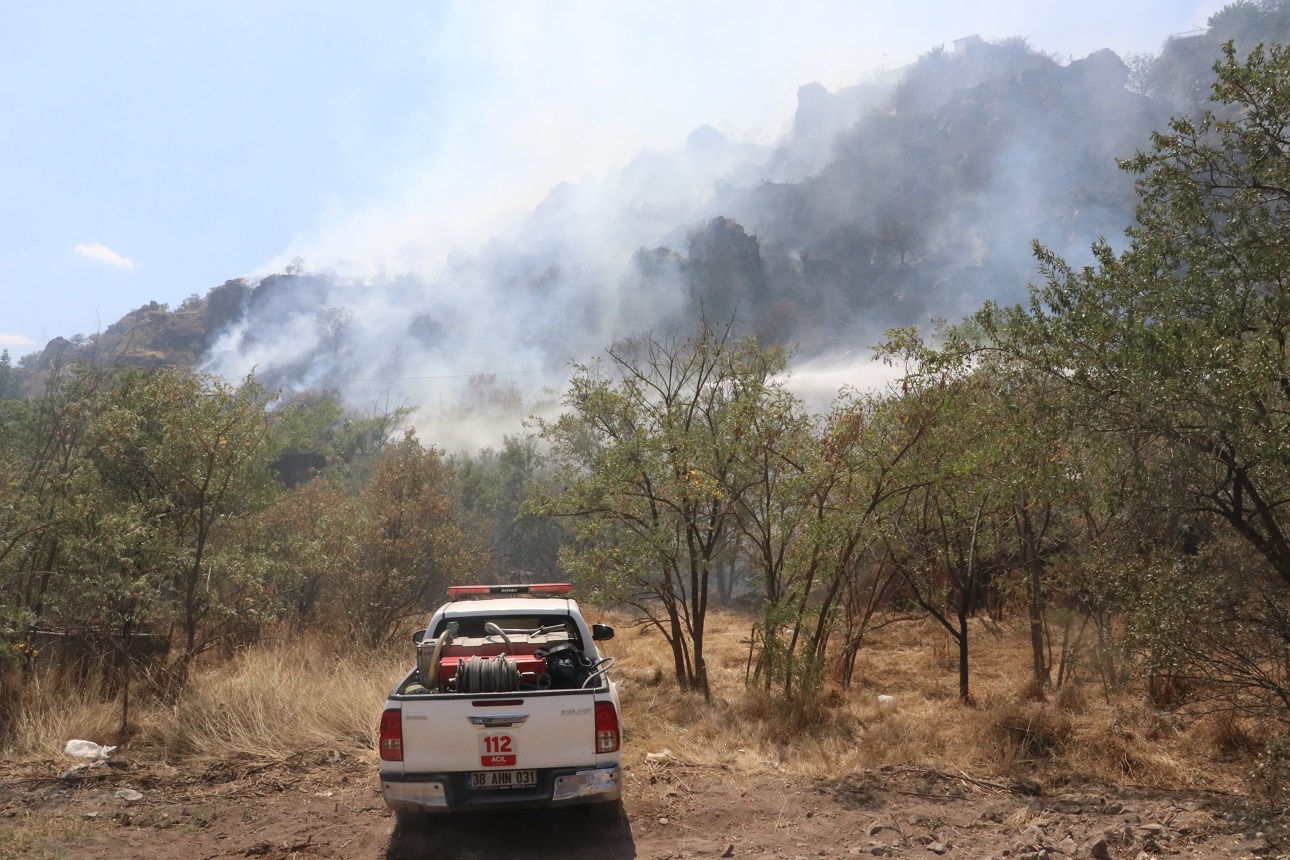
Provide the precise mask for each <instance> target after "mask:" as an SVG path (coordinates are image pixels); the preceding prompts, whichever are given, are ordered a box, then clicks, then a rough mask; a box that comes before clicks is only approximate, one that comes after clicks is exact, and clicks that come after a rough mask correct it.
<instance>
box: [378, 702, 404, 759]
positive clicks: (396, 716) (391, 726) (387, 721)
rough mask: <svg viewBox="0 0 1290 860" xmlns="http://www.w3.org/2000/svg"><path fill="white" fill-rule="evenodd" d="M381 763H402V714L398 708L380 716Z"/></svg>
mask: <svg viewBox="0 0 1290 860" xmlns="http://www.w3.org/2000/svg"><path fill="white" fill-rule="evenodd" d="M381 761H403V712H402V711H400V710H399V709H398V708H390V709H389V710H388V711H385V712H384V713H382V714H381Z"/></svg>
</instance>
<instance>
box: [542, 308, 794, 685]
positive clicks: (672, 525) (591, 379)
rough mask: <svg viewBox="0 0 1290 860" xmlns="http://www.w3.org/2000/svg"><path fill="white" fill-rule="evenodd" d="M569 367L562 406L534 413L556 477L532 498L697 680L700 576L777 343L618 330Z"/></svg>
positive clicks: (728, 517) (731, 515)
mask: <svg viewBox="0 0 1290 860" xmlns="http://www.w3.org/2000/svg"><path fill="white" fill-rule="evenodd" d="M607 356H608V361H607V362H602V361H598V362H596V363H594V364H591V365H579V366H576V367H575V371H576V372H575V375H574V378H573V380H572V383H571V386H570V389H569V391H568V392H567V393H566V395H565V397H564V404H565V406H566V408H567V409H568V411H567V412H565V413H564V414H563V415H562V416H561V417H560V418H559V419H558V420H557V421H554V422H543V423H542V425H541V428H542V434H541V435H542V436H543V438H545V439H547V440H548V441H549V442H550V443H551V446H552V451H553V456H554V457H555V458H556V461H557V462H558V463H560V464H561V466H562V473H561V474H562V477H563V479H564V481H565V484H566V489H565V490H564V491H563V492H562V493H560V494H558V495H548V496H546V497H545V498H543V499H541V500H539V501H538V503H537V506H536V507H537V509H538V510H540V511H542V512H544V513H548V514H551V515H555V516H560V517H567V518H569V521H570V522H571V526H570V530H571V531H572V532H573V534H574V536H575V538H576V540H577V544H576V545H575V547H574V548H573V549H572V551H570V552H569V553H568V554H567V556H566V562H567V565H568V567H569V569H571V570H573V571H575V572H577V573H579V574H580V575H582V576H583V577H584V578H585V580H586V581H588V582H591V583H594V584H595V585H596V586H597V587H598V589H599V590H600V593H601V594H602V595H603V596H606V597H610V598H614V599H619V600H625V601H628V602H630V603H631V604H632V605H634V606H635V607H636V608H637V609H638V610H639V611H640V612H641V613H642V616H643V617H644V618H646V619H648V621H649V623H651V624H653V625H655V626H656V627H657V628H658V629H659V630H660V631H661V632H662V634H663V636H664V637H665V638H666V640H667V642H668V644H669V645H670V647H671V649H672V659H673V669H674V671H675V674H676V679H677V682H678V683H679V684H680V685H681V686H682V687H683V688H685V689H692V690H697V691H700V692H703V693H704V694H705V695H706V694H708V671H707V662H706V657H705V655H704V650H703V642H704V639H703V637H704V624H705V620H706V618H707V612H708V602H709V597H710V584H711V580H712V577H713V572H714V570H715V567H716V565H717V563H718V561H719V559H720V558H721V556H722V554H723V553H724V552H725V551H726V550H727V546H728V543H729V541H730V539H731V538H732V536H733V533H734V526H735V523H736V517H737V515H738V513H737V508H736V504H735V500H734V499H732V498H731V489H732V487H734V486H736V485H737V481H736V480H735V479H736V475H735V471H736V464H737V462H738V459H739V456H740V450H741V448H740V446H741V445H742V444H743V442H742V437H743V434H744V433H745V431H746V430H747V429H748V427H749V426H750V425H751V423H752V418H753V415H754V414H756V412H757V410H758V409H759V408H760V407H761V406H762V405H763V404H764V403H765V402H766V401H767V398H768V397H769V396H770V395H771V394H772V392H774V391H775V390H776V389H777V388H778V387H779V386H780V384H781V383H780V382H779V381H778V380H777V376H776V375H777V374H778V373H780V372H781V371H782V370H783V368H784V356H783V354H782V353H780V352H778V351H773V350H772V351H764V350H761V349H759V348H758V347H757V345H756V343H755V342H753V341H737V342H736V341H733V340H732V339H731V338H730V336H729V331H728V330H727V331H726V332H724V333H722V332H716V331H713V330H712V329H711V328H709V327H707V326H705V327H704V328H703V329H702V331H701V332H700V333H699V335H698V336H696V337H694V338H690V339H684V340H681V339H668V340H660V339H657V338H654V337H643V338H639V339H634V340H629V341H620V342H618V343H615V344H614V345H612V346H611V347H610V348H609V349H608V350H607Z"/></svg>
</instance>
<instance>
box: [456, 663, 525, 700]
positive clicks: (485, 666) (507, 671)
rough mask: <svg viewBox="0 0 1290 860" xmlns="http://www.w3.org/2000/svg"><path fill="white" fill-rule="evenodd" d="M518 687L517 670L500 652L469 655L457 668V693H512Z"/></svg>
mask: <svg viewBox="0 0 1290 860" xmlns="http://www.w3.org/2000/svg"><path fill="white" fill-rule="evenodd" d="M519 688H520V673H519V670H518V669H516V667H515V663H514V661H511V660H507V659H506V657H505V656H504V655H502V654H498V655H497V656H496V657H471V658H469V659H467V660H466V661H465V662H464V663H462V664H461V665H460V666H458V668H457V692H458V693H513V692H515V691H516V690H518V689H519Z"/></svg>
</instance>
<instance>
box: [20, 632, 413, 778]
mask: <svg viewBox="0 0 1290 860" xmlns="http://www.w3.org/2000/svg"><path fill="white" fill-rule="evenodd" d="M403 641H406V640H403ZM410 662H411V655H410V652H409V650H408V649H407V648H406V647H404V646H403V644H402V642H400V643H399V644H397V645H392V646H390V647H389V648H387V649H384V650H381V651H368V650H361V651H351V650H346V649H345V647H344V645H343V644H342V643H339V642H335V641H328V640H326V639H323V638H321V637H306V638H303V639H292V640H290V641H287V642H284V643H281V644H278V645H275V646H268V647H261V648H256V649H252V650H249V651H246V652H244V653H242V654H239V655H238V656H236V657H234V658H233V659H232V660H230V661H228V662H227V663H223V664H221V665H215V666H208V667H202V668H199V669H198V670H197V671H195V672H194V676H193V679H192V681H191V683H190V684H189V686H188V688H187V690H186V691H185V693H184V695H183V696H182V698H181V699H180V700H179V701H178V702H177V703H176V704H175V705H173V706H169V707H167V706H165V705H163V704H161V703H160V702H157V701H148V700H146V699H144V700H142V701H138V694H136V703H135V704H134V705H133V706H132V720H131V722H132V724H133V727H134V735H133V737H132V739H131V741H130V750H131V754H132V756H133V757H139V756H141V755H142V756H145V757H148V758H156V759H160V760H163V761H167V762H172V763H176V762H186V763H203V762H210V761H230V760H233V761H243V762H265V761H279V760H286V759H288V758H291V757H299V756H302V755H305V754H307V753H310V752H314V751H322V752H323V753H324V754H325V753H328V752H330V751H331V750H337V751H340V752H342V753H344V754H345V755H354V754H361V755H371V750H373V749H374V748H375V744H376V723H377V718H378V717H379V715H380V711H381V705H382V703H383V702H384V700H385V697H386V695H387V694H388V693H389V690H390V688H391V687H393V686H394V683H395V682H396V681H397V680H398V677H399V676H400V675H401V674H402V673H403V672H405V671H407V668H408V666H409V665H410ZM119 722H120V704H119V700H117V699H114V698H113V699H104V697H102V696H101V695H99V694H98V691H97V690H93V689H89V690H87V689H78V688H69V687H67V686H61V687H60V688H57V689H55V688H51V687H46V686H40V685H33V687H31V688H29V689H28V691H27V695H26V696H25V702H24V708H23V710H22V711H21V712H20V714H19V716H18V718H17V720H16V723H15V725H14V727H13V731H12V733H11V736H10V737H9V738H8V739H7V743H6V744H5V746H4V747H3V749H2V750H0V752H3V755H4V756H5V757H6V758H10V759H22V758H28V759H30V758H40V759H58V758H61V756H62V750H63V746H64V744H65V743H66V742H67V740H68V739H70V738H85V739H88V740H95V741H100V742H114V741H115V738H116V735H117V728H118V725H119ZM373 760H375V759H374V758H373Z"/></svg>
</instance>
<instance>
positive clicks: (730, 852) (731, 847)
mask: <svg viewBox="0 0 1290 860" xmlns="http://www.w3.org/2000/svg"><path fill="white" fill-rule="evenodd" d="M721 856H722V857H733V856H735V843H733V842H727V843H726V850H725V851H722V852H721Z"/></svg>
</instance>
